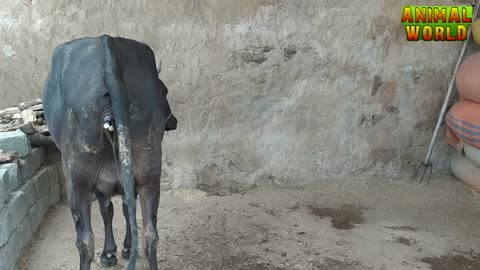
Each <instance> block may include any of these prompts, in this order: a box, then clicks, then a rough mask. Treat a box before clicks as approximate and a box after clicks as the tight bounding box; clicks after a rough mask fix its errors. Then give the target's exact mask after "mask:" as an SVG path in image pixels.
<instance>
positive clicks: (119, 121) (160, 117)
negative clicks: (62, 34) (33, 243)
mask: <svg viewBox="0 0 480 270" xmlns="http://www.w3.org/2000/svg"><path fill="white" fill-rule="evenodd" d="M155 63H156V61H155V56H154V53H153V51H152V49H151V48H150V47H149V46H148V45H146V44H144V43H141V42H138V41H135V40H131V39H125V38H120V37H110V36H107V35H103V36H98V37H85V38H80V39H75V40H72V41H70V42H67V43H64V44H61V45H59V46H57V47H56V48H55V51H54V52H53V58H52V66H51V70H50V72H49V74H48V78H47V80H46V82H45V86H44V90H43V108H44V113H45V119H46V122H47V125H48V127H49V130H50V133H51V136H52V139H53V141H54V142H55V144H56V145H57V147H58V148H59V149H60V151H61V153H62V162H63V170H64V172H65V176H66V182H67V193H68V201H69V206H70V209H71V212H72V216H73V220H74V223H75V229H76V231H77V239H76V246H77V248H78V250H79V253H80V269H82V270H84V269H85V270H86V269H90V265H91V262H92V260H93V257H94V236H93V232H92V227H91V201H92V200H91V199H92V196H93V194H94V193H95V195H96V197H97V199H98V203H99V205H100V212H101V214H102V218H103V221H104V224H105V245H104V249H103V253H102V255H101V257H100V259H101V262H102V263H103V264H104V265H106V266H111V265H113V264H115V263H116V262H117V259H116V256H115V254H116V249H117V247H116V244H115V241H114V238H113V230H112V219H113V205H112V203H111V200H110V199H111V197H112V196H114V195H122V198H123V214H124V215H125V218H126V220H127V222H126V223H127V233H126V236H125V240H124V243H123V250H122V256H123V257H124V258H126V259H127V258H129V264H128V269H130V270H133V269H134V268H135V263H136V257H137V252H138V249H137V224H136V221H135V215H136V198H137V195H139V196H140V203H141V210H142V220H143V239H144V250H145V256H146V257H147V259H148V263H149V266H150V269H158V266H157V258H156V251H157V243H158V231H157V211H158V204H159V197H160V174H161V169H162V164H161V160H162V146H161V144H162V139H163V136H164V132H165V131H168V130H174V129H176V126H177V119H176V118H175V116H173V115H172V112H171V110H170V105H169V104H168V101H167V92H168V90H167V87H166V86H165V85H164V84H163V82H162V81H161V80H160V79H158V74H157V72H156V66H155ZM120 179H121V180H120Z"/></svg>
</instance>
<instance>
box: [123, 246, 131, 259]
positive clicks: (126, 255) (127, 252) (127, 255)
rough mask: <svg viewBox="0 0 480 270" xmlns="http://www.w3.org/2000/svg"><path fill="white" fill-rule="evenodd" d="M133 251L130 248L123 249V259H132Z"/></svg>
mask: <svg viewBox="0 0 480 270" xmlns="http://www.w3.org/2000/svg"><path fill="white" fill-rule="evenodd" d="M131 251H132V250H131V249H130V248H123V249H122V257H123V258H124V259H129V258H130V252H131Z"/></svg>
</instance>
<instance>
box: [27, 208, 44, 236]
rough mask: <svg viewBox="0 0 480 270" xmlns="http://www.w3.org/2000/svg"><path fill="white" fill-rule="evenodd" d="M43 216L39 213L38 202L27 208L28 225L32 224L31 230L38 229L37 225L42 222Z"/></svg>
mask: <svg viewBox="0 0 480 270" xmlns="http://www.w3.org/2000/svg"><path fill="white" fill-rule="evenodd" d="M42 218H43V216H42V215H41V213H40V204H39V203H37V204H34V205H33V206H32V207H31V208H30V209H28V219H29V220H30V225H31V226H32V232H35V231H36V230H37V229H38V226H40V224H41V223H42Z"/></svg>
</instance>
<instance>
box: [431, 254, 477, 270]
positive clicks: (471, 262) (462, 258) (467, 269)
mask: <svg viewBox="0 0 480 270" xmlns="http://www.w3.org/2000/svg"><path fill="white" fill-rule="evenodd" d="M422 262H424V263H427V264H429V265H430V266H431V268H432V270H478V269H480V254H477V255H467V254H448V255H445V256H441V257H427V258H423V259H422Z"/></svg>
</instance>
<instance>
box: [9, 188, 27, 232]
mask: <svg viewBox="0 0 480 270" xmlns="http://www.w3.org/2000/svg"><path fill="white" fill-rule="evenodd" d="M6 207H8V210H9V212H10V215H11V220H12V225H13V227H16V226H18V224H20V222H21V221H22V220H23V219H24V218H25V217H26V216H27V212H28V204H27V202H26V201H25V192H23V191H21V190H17V191H14V192H11V193H10V195H9V196H8V202H7V205H6Z"/></svg>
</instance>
